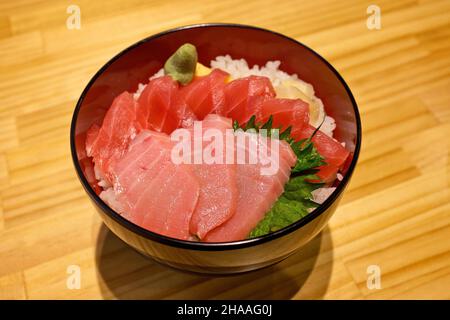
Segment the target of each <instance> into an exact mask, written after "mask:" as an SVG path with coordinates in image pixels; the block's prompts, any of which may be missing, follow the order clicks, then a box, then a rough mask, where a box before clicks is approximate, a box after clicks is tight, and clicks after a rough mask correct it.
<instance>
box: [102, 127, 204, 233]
mask: <svg viewBox="0 0 450 320" xmlns="http://www.w3.org/2000/svg"><path fill="white" fill-rule="evenodd" d="M172 148H173V142H171V141H170V138H169V136H167V135H165V134H162V133H158V132H153V131H148V130H144V131H142V132H141V133H140V134H139V135H138V136H137V137H136V138H135V139H134V140H133V142H132V144H131V145H130V148H129V150H128V152H127V153H126V154H125V155H124V156H123V157H122V158H121V159H120V160H118V161H117V162H116V163H114V165H113V167H112V170H111V171H112V175H113V176H114V183H113V187H112V188H111V189H112V190H114V194H115V199H114V202H113V203H112V205H114V206H115V207H116V208H120V209H121V212H120V213H122V214H123V216H124V217H126V218H127V219H129V220H130V221H132V222H134V223H136V224H137V225H140V226H141V227H143V228H146V229H148V230H150V231H153V232H156V233H159V234H163V235H166V236H170V237H174V238H178V239H184V240H188V239H189V238H190V232H189V222H190V220H191V216H192V213H193V212H194V209H195V207H196V204H197V200H198V197H199V184H198V182H197V178H196V177H195V175H194V173H193V172H192V168H191V167H190V166H188V165H184V164H175V163H174V162H173V161H172V158H171V151H172ZM109 192H111V191H109ZM105 198H106V195H105ZM118 204H120V205H118Z"/></svg>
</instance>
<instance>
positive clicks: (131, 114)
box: [86, 92, 140, 182]
mask: <svg viewBox="0 0 450 320" xmlns="http://www.w3.org/2000/svg"><path fill="white" fill-rule="evenodd" d="M139 130H140V125H139V123H137V121H136V101H135V100H134V99H133V96H132V95H131V94H130V93H128V92H124V93H122V94H120V95H119V96H118V97H117V98H115V99H114V101H113V103H112V105H111V107H110V108H109V110H108V112H107V113H106V115H105V118H104V120H103V124H102V126H101V128H100V127H98V126H97V125H93V126H92V127H91V128H90V129H89V131H88V133H87V137H86V152H87V155H88V156H89V157H92V158H93V161H94V163H95V165H96V166H97V168H98V169H99V170H100V171H101V173H102V175H103V177H104V178H105V179H106V180H107V181H109V182H112V179H111V176H110V174H109V167H110V165H111V163H113V162H114V161H115V160H117V159H119V158H120V157H121V156H122V155H123V154H124V153H125V152H126V150H127V149H128V145H129V143H130V141H131V139H133V138H134V137H135V136H136V134H137V132H138V131H139Z"/></svg>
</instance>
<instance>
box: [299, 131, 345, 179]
mask: <svg viewBox="0 0 450 320" xmlns="http://www.w3.org/2000/svg"><path fill="white" fill-rule="evenodd" d="M314 130H315V128H314V127H313V126H311V125H307V126H305V127H304V128H303V129H301V130H294V131H292V133H291V135H292V137H293V138H294V139H295V140H296V141H298V140H301V139H307V138H309V137H311V135H312V134H313V133H314ZM312 142H313V143H314V146H315V147H316V149H317V152H319V154H320V155H321V156H322V157H324V158H325V162H326V163H327V165H324V166H321V167H319V172H318V173H317V175H318V176H319V177H320V178H321V179H322V180H323V181H324V182H331V181H333V180H334V179H335V178H336V173H337V172H338V170H339V169H340V168H341V167H342V166H343V165H344V163H345V161H346V159H347V158H348V156H349V154H350V152H349V151H348V150H347V149H345V147H344V146H342V144H340V143H339V142H338V141H336V140H334V139H333V138H331V137H330V136H328V135H326V134H325V133H323V132H322V131H320V130H319V131H317V132H316V134H315V135H314V137H313V138H312Z"/></svg>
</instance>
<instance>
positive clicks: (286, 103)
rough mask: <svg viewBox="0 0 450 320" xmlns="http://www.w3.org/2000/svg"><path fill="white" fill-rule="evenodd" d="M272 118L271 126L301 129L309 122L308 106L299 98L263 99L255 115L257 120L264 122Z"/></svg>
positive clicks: (282, 128) (283, 128)
mask: <svg viewBox="0 0 450 320" xmlns="http://www.w3.org/2000/svg"><path fill="white" fill-rule="evenodd" d="M270 116H272V118H273V128H281V130H285V129H287V127H289V126H291V127H292V129H293V130H301V129H302V128H303V127H305V126H306V125H308V123H309V106H308V104H307V103H306V102H304V101H302V100H300V99H276V98H272V99H265V100H264V101H263V102H262V104H261V106H260V110H259V113H258V116H257V121H259V122H266V121H267V120H269V117H270Z"/></svg>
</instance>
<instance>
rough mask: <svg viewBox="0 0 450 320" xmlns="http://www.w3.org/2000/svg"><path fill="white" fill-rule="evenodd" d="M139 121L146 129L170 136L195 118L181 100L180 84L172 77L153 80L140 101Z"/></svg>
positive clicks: (137, 112)
mask: <svg viewBox="0 0 450 320" xmlns="http://www.w3.org/2000/svg"><path fill="white" fill-rule="evenodd" d="M136 114H137V119H138V121H139V123H140V125H141V126H142V128H145V129H152V130H156V131H159V132H165V133H168V134H170V133H171V132H172V131H173V130H175V129H176V128H178V127H179V126H180V125H181V123H182V121H183V120H187V119H189V118H191V117H193V113H192V112H191V111H190V110H189V108H188V107H187V104H186V103H185V101H183V100H182V99H180V88H179V87H178V83H177V82H176V81H174V80H173V79H172V78H171V77H170V76H163V77H159V78H156V79H153V80H151V81H150V82H149V83H148V84H147V86H146V87H145V89H144V91H142V93H141V95H140V97H139V99H138V107H137V111H136Z"/></svg>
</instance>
